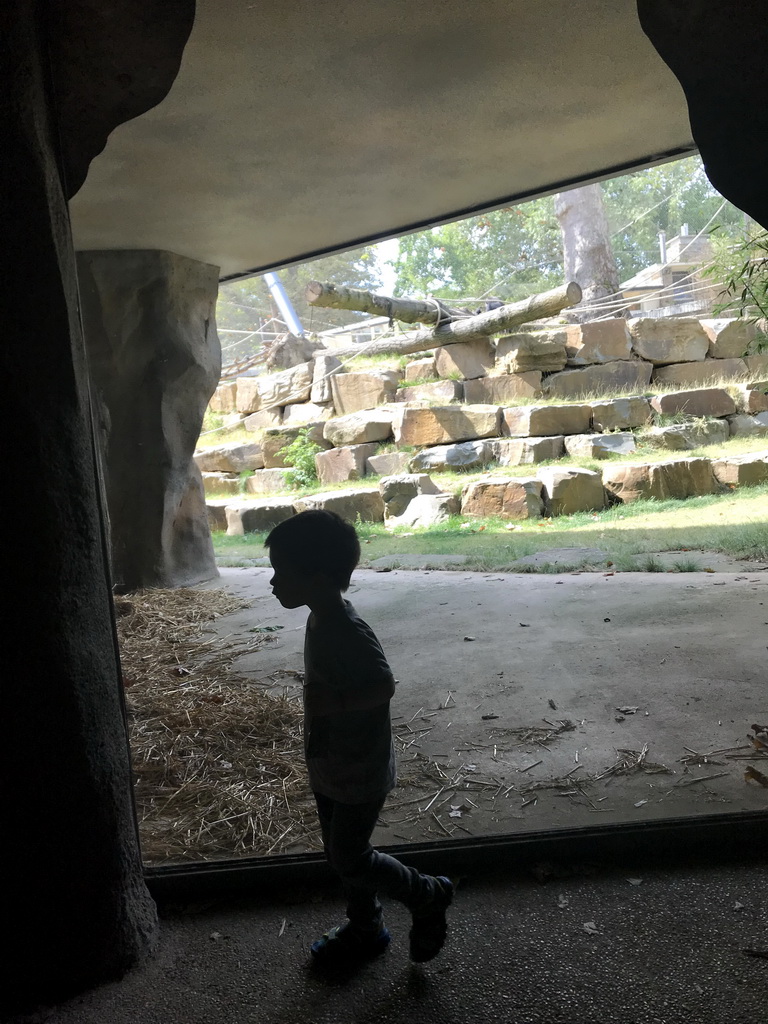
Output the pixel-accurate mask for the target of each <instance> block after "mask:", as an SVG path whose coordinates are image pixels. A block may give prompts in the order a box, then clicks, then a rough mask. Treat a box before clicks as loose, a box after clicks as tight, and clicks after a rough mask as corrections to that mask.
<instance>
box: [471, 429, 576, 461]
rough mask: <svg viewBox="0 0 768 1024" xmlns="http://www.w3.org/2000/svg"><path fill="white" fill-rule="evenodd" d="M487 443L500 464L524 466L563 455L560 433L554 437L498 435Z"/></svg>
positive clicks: (562, 439) (562, 442) (562, 441)
mask: <svg viewBox="0 0 768 1024" xmlns="http://www.w3.org/2000/svg"><path fill="white" fill-rule="evenodd" d="M488 444H489V445H490V448H491V452H492V454H493V458H494V459H495V461H496V462H498V464H499V465H500V466H526V465H529V464H531V463H534V462H549V461H550V460H552V459H561V458H562V457H563V456H564V455H565V443H564V438H563V435H562V434H558V435H556V436H555V437H500V438H498V439H495V440H493V441H489V442H488Z"/></svg>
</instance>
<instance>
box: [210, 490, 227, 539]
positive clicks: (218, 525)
mask: <svg viewBox="0 0 768 1024" xmlns="http://www.w3.org/2000/svg"><path fill="white" fill-rule="evenodd" d="M229 502H230V499H229V498H218V499H216V498H207V499H206V503H205V508H206V512H207V513H208V527H209V529H210V531H211V533H223V532H224V531H225V530H226V528H227V512H226V509H227V506H228V505H229Z"/></svg>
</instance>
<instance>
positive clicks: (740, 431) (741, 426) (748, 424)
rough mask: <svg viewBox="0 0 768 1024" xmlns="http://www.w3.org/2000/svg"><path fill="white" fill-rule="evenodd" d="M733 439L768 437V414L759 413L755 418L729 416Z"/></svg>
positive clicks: (743, 414)
mask: <svg viewBox="0 0 768 1024" xmlns="http://www.w3.org/2000/svg"><path fill="white" fill-rule="evenodd" d="M728 423H729V424H730V427H731V437H768V412H758V413H755V415H754V416H748V415H747V414H746V413H741V414H739V415H737V416H729V417H728Z"/></svg>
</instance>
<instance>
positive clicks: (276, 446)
mask: <svg viewBox="0 0 768 1024" xmlns="http://www.w3.org/2000/svg"><path fill="white" fill-rule="evenodd" d="M324 427H325V424H324V423H307V424H305V425H304V426H301V427H272V428H270V429H269V430H265V431H264V433H263V434H262V436H261V450H262V452H263V454H264V465H265V466H266V468H267V469H285V467H286V466H287V465H288V463H287V462H286V461H285V450H286V448H288V446H289V445H290V444H292V443H293V442H294V441H295V440H296V438H297V437H298V436H299V434H300V433H301V432H302V431H304V430H306V431H307V440H308V441H311V442H312V443H313V444H318V445H320V447H321V448H329V447H330V445H329V444H328V442H327V441H326V440H325V438H324V437H323V429H324Z"/></svg>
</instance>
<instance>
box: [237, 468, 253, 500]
mask: <svg viewBox="0 0 768 1024" xmlns="http://www.w3.org/2000/svg"><path fill="white" fill-rule="evenodd" d="M251 476H253V470H252V469H244V470H242V471H241V472H240V473H239V474H238V481H237V489H238V491H240V493H241V494H245V493H246V491H247V490H248V477H251Z"/></svg>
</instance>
